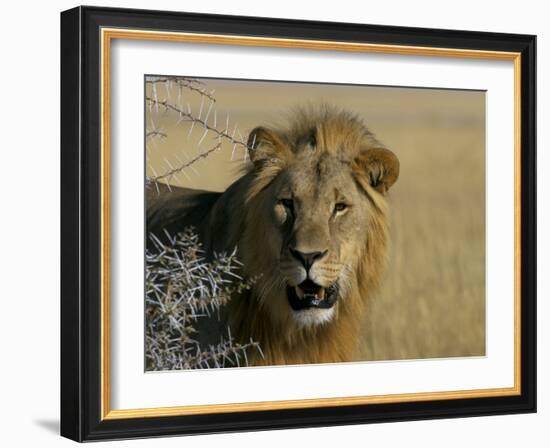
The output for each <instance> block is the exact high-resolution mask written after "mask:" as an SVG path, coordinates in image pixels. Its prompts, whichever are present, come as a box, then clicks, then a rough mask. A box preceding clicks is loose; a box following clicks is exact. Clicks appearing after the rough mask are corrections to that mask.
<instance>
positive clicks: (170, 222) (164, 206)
mask: <svg viewBox="0 0 550 448" xmlns="http://www.w3.org/2000/svg"><path fill="white" fill-rule="evenodd" d="M248 147H249V155H250V159H251V161H252V164H251V167H250V169H249V170H248V172H247V173H246V174H245V175H244V176H243V177H241V178H240V179H239V180H237V181H236V182H235V183H233V184H232V185H231V186H230V187H229V188H228V189H227V190H226V191H225V192H223V193H211V192H210V193H209V192H200V191H196V190H188V189H177V190H173V191H172V192H170V193H168V192H167V193H165V194H163V195H161V196H159V197H158V198H157V199H154V200H152V201H149V204H148V205H149V207H148V230H149V231H153V232H155V230H157V231H158V230H160V229H161V228H168V229H169V230H171V231H178V230H182V229H183V228H184V227H186V226H188V225H194V226H195V227H196V228H197V229H199V232H200V237H201V239H202V241H203V243H204V246H205V248H206V250H207V252H208V253H210V254H211V253H213V252H214V251H215V252H218V253H219V252H223V251H225V252H228V251H231V250H232V249H233V248H234V247H237V248H238V256H239V259H240V260H241V261H242V262H243V268H242V270H243V274H244V276H246V277H253V278H257V281H256V283H255V284H254V285H253V287H252V289H251V290H247V291H244V292H242V293H240V294H239V295H238V296H236V297H233V298H232V300H231V302H230V306H229V310H228V319H229V323H230V325H231V328H232V330H233V334H234V335H235V336H236V337H237V338H238V339H240V340H242V341H243V342H247V341H249V340H250V338H252V339H253V340H255V341H258V342H259V343H260V347H261V349H262V351H263V353H264V355H265V356H264V358H262V357H261V356H259V355H257V356H253V357H252V359H250V360H249V362H250V364H251V365H274V364H303V363H323V362H340V361H351V360H352V359H353V356H354V353H355V351H356V349H357V343H358V341H359V336H360V331H361V323H362V322H363V319H362V314H363V311H364V309H365V305H366V303H367V298H368V296H369V295H370V294H371V293H372V291H373V290H374V289H375V288H376V286H377V284H378V283H379V280H380V278H381V274H382V269H383V266H384V260H385V249H386V242H387V206H386V200H385V194H386V192H387V191H388V189H389V188H390V187H391V185H393V183H394V182H395V181H396V180H397V177H398V175H399V161H398V159H397V157H396V156H395V155H394V154H393V153H392V152H391V151H389V150H388V149H386V148H385V147H384V146H383V145H382V144H381V143H380V142H378V141H377V140H376V139H375V138H374V136H373V134H371V133H370V132H369V131H368V129H367V128H366V127H365V125H364V124H363V123H362V121H361V120H360V119H358V118H357V117H356V116H355V115H353V114H350V113H348V112H344V111H338V110H336V109H333V108H330V107H326V106H325V107H320V108H317V109H313V108H309V109H300V110H299V111H297V112H296V113H295V114H294V116H293V119H292V120H291V122H290V124H289V126H288V127H287V128H286V129H283V128H266V127H257V128H256V129H254V130H253V131H252V132H251V133H250V136H249V139H248ZM153 197H154V195H153Z"/></svg>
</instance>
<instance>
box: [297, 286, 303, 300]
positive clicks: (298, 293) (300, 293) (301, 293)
mask: <svg viewBox="0 0 550 448" xmlns="http://www.w3.org/2000/svg"><path fill="white" fill-rule="evenodd" d="M296 295H297V296H298V298H299V299H303V298H304V291H302V288H300V287H299V286H296Z"/></svg>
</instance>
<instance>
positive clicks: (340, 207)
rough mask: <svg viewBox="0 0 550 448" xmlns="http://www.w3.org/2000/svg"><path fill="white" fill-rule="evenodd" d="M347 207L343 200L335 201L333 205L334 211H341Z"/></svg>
mask: <svg viewBox="0 0 550 448" xmlns="http://www.w3.org/2000/svg"><path fill="white" fill-rule="evenodd" d="M347 208H348V205H347V204H344V203H343V202H337V203H336V204H335V205H334V213H342V212H343V211H344V210H346V209H347Z"/></svg>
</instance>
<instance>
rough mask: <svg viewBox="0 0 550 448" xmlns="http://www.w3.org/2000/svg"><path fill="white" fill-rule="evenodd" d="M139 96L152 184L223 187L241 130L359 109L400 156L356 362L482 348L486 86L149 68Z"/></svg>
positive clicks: (237, 156)
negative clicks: (384, 255)
mask: <svg viewBox="0 0 550 448" xmlns="http://www.w3.org/2000/svg"><path fill="white" fill-rule="evenodd" d="M145 95H146V101H145V106H146V133H147V135H146V158H147V163H146V167H147V168H146V176H147V188H150V189H155V188H156V187H157V186H158V185H159V184H160V183H162V184H166V183H169V184H171V185H177V186H183V187H189V188H196V189H203V190H212V191H223V190H225V189H226V188H227V187H228V186H229V185H230V184H231V183H232V182H233V181H235V180H236V179H237V178H238V177H239V175H240V173H242V167H243V164H245V163H247V162H248V161H247V156H246V149H245V145H243V144H242V142H244V143H246V140H247V136H248V132H250V130H252V129H253V128H254V127H256V126H258V125H267V126H269V125H270V124H273V123H275V124H276V123H281V122H285V118H286V113H287V112H288V111H289V110H290V109H291V108H292V107H293V106H296V105H301V104H304V103H313V104H316V103H328V104H331V105H335V106H338V107H341V108H345V109H347V110H349V111H352V112H355V113H357V114H358V115H359V116H360V117H361V118H362V119H363V120H364V122H365V123H366V125H367V126H368V127H369V129H370V130H371V131H372V132H373V133H374V134H375V135H376V137H377V138H378V140H380V141H381V142H382V143H384V144H385V145H386V146H387V147H388V148H390V149H391V150H392V151H393V152H394V153H395V154H396V155H397V156H398V158H399V160H400V162H401V173H400V177H399V180H398V181H397V183H396V184H395V185H394V186H393V187H392V189H391V190H390V192H389V199H388V200H389V204H390V210H391V221H390V227H391V249H390V252H389V261H388V267H387V270H386V274H385V279H384V282H383V287H382V289H381V290H380V291H379V292H378V294H377V295H376V296H375V297H374V298H373V299H372V300H371V301H370V303H369V305H368V306H369V309H368V313H367V318H366V321H365V324H364V332H363V335H362V341H361V343H360V344H359V345H360V349H359V351H358V353H357V360H397V359H421V358H442V357H462V356H482V355H484V354H485V92H480V91H463V90H439V89H426V88H398V87H377V86H351V85H333V84H307V83H291V82H271V81H248V80H247V81H243V80H221V79H195V78H180V79H179V81H178V80H177V79H175V78H169V77H163V76H149V77H146V80H145ZM174 106H175V107H174ZM189 113H192V114H194V116H195V117H197V116H198V117H200V120H199V121H196V120H195V121H193V120H191V121H190V120H187V119H186V114H189ZM204 123H206V124H207V125H208V127H209V128H210V130H209V129H207V127H205V126H204ZM220 133H221V134H223V135H220Z"/></svg>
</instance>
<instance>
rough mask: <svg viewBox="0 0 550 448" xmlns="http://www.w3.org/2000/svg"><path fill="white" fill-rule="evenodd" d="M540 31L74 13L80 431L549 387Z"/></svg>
mask: <svg viewBox="0 0 550 448" xmlns="http://www.w3.org/2000/svg"><path fill="white" fill-rule="evenodd" d="M535 43H536V39H535V36H529V35H516V34H496V33H486V32H471V31H449V30H436V29H418V28H403V27H393V26H372V25H360V24H350V23H328V22H310V21H293V20H281V19H267V18H256V17H231V16H216V15H204V14H188V13H176V12H161V11H141V10H122V9H108V8H92V7H78V8H75V9H72V10H69V11H65V12H63V13H62V14H61V106H62V116H61V170H62V179H61V183H62V188H61V201H62V202H61V203H62V216H61V240H62V247H61V252H62V261H61V272H62V294H61V313H62V316H61V317H62V328H61V350H62V359H61V414H62V415H61V433H62V435H63V436H66V437H69V438H71V439H74V440H78V441H89V440H100V439H118V438H135V437H149V436H159V435H177V434H193V433H205V432H221V431H224V432H225V431H244V430H257V429H276V428H294V427H307V426H322V425H337V424H353V423H369V422H385V421H398V420H412V419H431V418H443V417H460V416H476V415H489V414H491V415H494V414H507V413H521V412H535V410H536V356H535V354H536V339H535V336H536V314H535V313H536V310H535V307H536V303H535V302H536V300H535V299H536V225H535V223H536V209H535V207H536V205H535V204H536V201H535V87H536V85H535Z"/></svg>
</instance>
